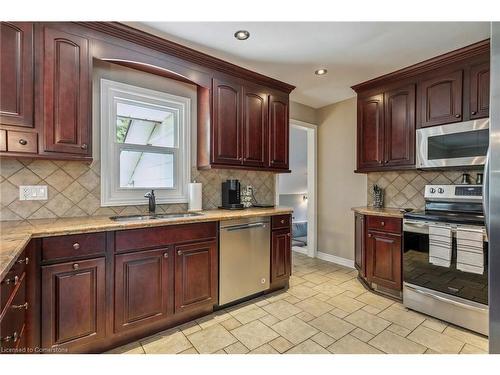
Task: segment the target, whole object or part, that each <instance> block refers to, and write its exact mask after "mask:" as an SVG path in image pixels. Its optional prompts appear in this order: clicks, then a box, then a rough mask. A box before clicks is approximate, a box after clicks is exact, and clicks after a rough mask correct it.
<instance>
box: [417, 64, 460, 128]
mask: <svg viewBox="0 0 500 375" xmlns="http://www.w3.org/2000/svg"><path fill="white" fill-rule="evenodd" d="M462 88H463V70H462V69H460V70H456V71H454V72H451V73H446V74H442V75H439V76H436V77H432V78H429V79H425V80H423V81H422V83H421V84H420V95H421V124H420V125H421V127H426V126H433V125H443V124H448V123H452V122H458V121H462V118H463V113H462Z"/></svg>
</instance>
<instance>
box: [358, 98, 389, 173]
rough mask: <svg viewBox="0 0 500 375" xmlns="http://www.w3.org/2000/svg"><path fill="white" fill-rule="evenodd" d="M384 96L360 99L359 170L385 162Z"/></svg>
mask: <svg viewBox="0 0 500 375" xmlns="http://www.w3.org/2000/svg"><path fill="white" fill-rule="evenodd" d="M383 99H384V98H383V95H374V96H371V97H368V98H361V99H358V135H357V136H358V169H362V168H370V167H371V168H373V167H378V166H381V165H382V164H383V161H384V110H383Z"/></svg>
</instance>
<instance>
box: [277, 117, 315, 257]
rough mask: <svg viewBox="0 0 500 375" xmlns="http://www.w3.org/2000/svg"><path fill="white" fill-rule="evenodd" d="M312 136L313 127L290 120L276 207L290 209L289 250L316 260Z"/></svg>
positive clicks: (313, 132) (313, 147)
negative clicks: (284, 169) (284, 170)
mask: <svg viewBox="0 0 500 375" xmlns="http://www.w3.org/2000/svg"><path fill="white" fill-rule="evenodd" d="M316 132H317V127H316V125H314V124H309V123H306V122H302V121H298V120H290V147H289V154H290V160H289V164H290V170H291V171H292V172H291V173H288V174H277V175H276V198H275V201H276V204H277V205H281V206H288V207H292V208H293V211H294V212H293V214H292V250H293V251H296V252H299V253H303V254H306V255H308V256H310V257H316V252H317V248H316V243H317V233H316V220H317V217H316V147H317V140H316Z"/></svg>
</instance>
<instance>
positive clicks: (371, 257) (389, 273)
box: [366, 231, 401, 290]
mask: <svg viewBox="0 0 500 375" xmlns="http://www.w3.org/2000/svg"><path fill="white" fill-rule="evenodd" d="M366 245H367V246H366V247H367V260H368V261H367V279H368V281H369V282H370V283H376V284H377V285H380V286H383V287H386V288H390V289H396V290H400V289H401V236H400V235H397V234H392V233H384V232H376V231H368V234H367V239H366Z"/></svg>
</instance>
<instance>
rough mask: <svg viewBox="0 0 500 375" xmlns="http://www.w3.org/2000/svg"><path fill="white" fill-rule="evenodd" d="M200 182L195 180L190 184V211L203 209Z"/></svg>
mask: <svg viewBox="0 0 500 375" xmlns="http://www.w3.org/2000/svg"><path fill="white" fill-rule="evenodd" d="M202 185H203V184H201V183H200V182H193V183H190V184H189V185H188V195H189V203H188V211H201V187H202Z"/></svg>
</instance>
